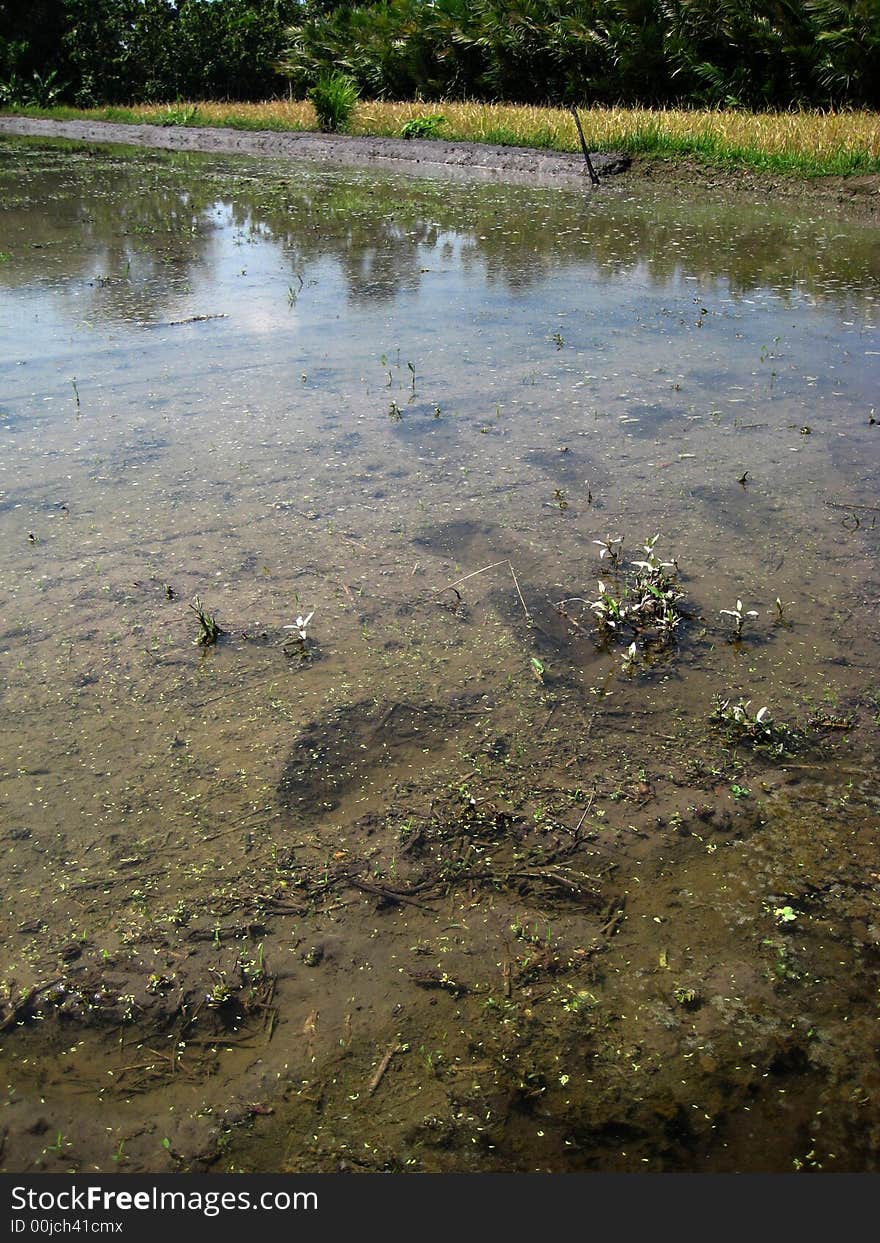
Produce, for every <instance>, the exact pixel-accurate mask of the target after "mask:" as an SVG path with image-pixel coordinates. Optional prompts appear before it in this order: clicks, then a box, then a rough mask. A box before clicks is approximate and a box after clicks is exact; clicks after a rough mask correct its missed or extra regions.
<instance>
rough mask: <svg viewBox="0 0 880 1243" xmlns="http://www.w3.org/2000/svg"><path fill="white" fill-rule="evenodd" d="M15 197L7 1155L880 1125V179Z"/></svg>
mask: <svg viewBox="0 0 880 1243" xmlns="http://www.w3.org/2000/svg"><path fill="white" fill-rule="evenodd" d="M0 203H2V210H3V217H4V227H3V233H2V237H3V241H2V243H0V252H2V255H0V343H2V351H0V377H2V400H0V435H2V444H3V451H2V456H0V470H2V474H0V529H2V534H3V539H2V542H0V561H2V576H0V582H2V612H0V644H2V652H3V657H4V661H3V668H4V674H3V681H2V685H0V704H2V713H3V714H2V724H0V739H2V742H0V747H2V766H0V808H2V811H0V842H2V846H3V851H2V859H3V892H4V898H5V902H4V909H3V913H2V916H0V918H2V936H3V947H4V948H3V957H4V965H3V971H2V975H0V979H2V1010H0V1028H2V1037H3V1039H2V1053H0V1057H2V1062H3V1068H4V1071H5V1075H6V1084H7V1090H6V1096H5V1101H4V1109H3V1113H4V1116H3V1119H2V1124H0V1125H2V1128H3V1130H2V1135H3V1157H2V1166H3V1168H4V1169H6V1170H9V1171H26V1170H35V1169H46V1170H67V1169H72V1170H96V1169H97V1170H102V1171H112V1170H116V1169H119V1170H128V1171H138V1170H148V1171H164V1170H180V1171H185V1170H202V1169H209V1168H210V1169H217V1170H232V1171H236V1170H237V1171H271V1170H294V1171H324V1170H328V1171H329V1170H338V1169H348V1170H352V1171H380V1170H412V1171H431V1172H450V1171H471V1170H474V1171H477V1170H479V1171H502V1170H518V1171H532V1170H535V1171H586V1170H597V1171H601V1170H608V1171H610V1170H619V1171H636V1170H651V1171H792V1170H800V1169H802V1170H809V1171H816V1170H827V1171H867V1170H875V1169H876V1168H877V1152H878V1124H880V1109H878V1089H880V1084H878V1064H877V1058H876V1034H875V1027H876V999H877V988H878V967H880V909H878V908H880V903H878V885H880V872H878V868H877V845H878V842H877V837H878V827H880V821H878V808H880V780H878V778H877V775H876V763H875V757H876V751H877V745H878V730H880V681H878V678H877V674H876V670H877V668H878V661H877V657H878V636H877V632H876V627H875V626H874V625H873V624H872V623H873V618H874V617H875V616H876V612H877V606H878V603H880V578H878V558H877V539H878V533H877V522H876V518H877V513H878V512H880V510H878V507H877V500H876V498H877V495H878V489H877V454H878V449H877V446H878V437H880V428H878V424H877V422H876V414H875V410H874V407H873V404H872V403H873V401H874V399H875V398H874V395H875V394H876V391H877V387H878V386H877V381H878V378H880V375H878V372H880V363H878V359H880V346H878V331H877V326H876V305H877V293H878V285H880V269H878V262H877V251H876V246H875V245H874V242H873V237H872V234H871V232H870V230H869V229H867V228H865V227H864V226H863V225H862V224H860V223H859V221H858V219H854V220H851V221H847V220H845V219H844V220H841V218H840V217H839V215H837V214H835V213H833V212H828V213H827V214H824V213H823V210H822V209H820V208H816V207H812V208H810V209H809V211H807V212H805V213H804V214H798V213H796V212H792V210H791V207H790V205H787V206H786V207H785V208H784V209H781V208H775V207H774V206H773V204H772V203H771V204H761V205H756V206H755V207H754V208H753V209H752V210H751V211H749V212H744V211H743V209H742V207H741V205H737V206H736V207H735V208H730V209H729V210H726V209H725V208H724V206H723V204H718V203H714V204H713V203H708V202H705V201H700V202H695V201H691V202H683V201H682V200H681V198H680V196H676V197H671V196H666V195H665V194H664V192H663V191H662V190H658V191H657V192H656V193H654V194H652V195H651V196H649V197H647V198H646V197H645V196H644V195H639V196H638V198H636V197H634V196H632V195H631V194H630V193H629V192H628V191H627V190H626V188H625V187H624V186H623V184H622V183H621V184H620V185H615V186H613V187H612V186H608V187H603V194H602V195H601V196H599V195H592V196H589V197H588V196H584V195H583V194H580V193H578V192H576V191H571V192H569V191H560V190H554V191H552V192H550V191H546V190H545V191H542V190H532V191H526V190H524V189H522V188H518V187H510V186H492V187H488V186H482V185H469V184H461V185H450V184H439V183H438V184H434V183H432V182H430V181H428V180H424V181H419V182H409V181H407V180H406V179H405V178H402V177H397V178H392V177H388V178H380V177H377V176H376V175H375V174H374V173H370V174H367V173H362V172H354V171H346V172H330V171H327V170H323V169H315V168H314V167H309V166H306V165H301V166H300V165H293V164H289V163H285V162H284V161H267V160H262V161H256V160H254V161H252V162H248V161H247V160H246V159H238V160H236V161H225V160H223V159H219V158H216V157H204V156H197V155H166V154H157V153H133V152H123V151H112V152H108V151H104V150H102V149H100V148H96V147H83V148H78V149H62V148H60V147H55V148H53V147H51V146H43V145H37V144H29V143H26V142H23V141H11V140H6V141H4V142H3V143H2V144H0ZM208 622H212V623H213V627H214V629H212V628H211V627H210V626H209V625H208Z"/></svg>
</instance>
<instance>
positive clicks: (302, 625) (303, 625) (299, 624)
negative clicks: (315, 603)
mask: <svg viewBox="0 0 880 1243" xmlns="http://www.w3.org/2000/svg"><path fill="white" fill-rule="evenodd" d="M314 616H315V610H314V609H312V611H311V613H309V615H308V617H303V616H299V617H298V618H297V619H296V621H295V622H294V623H293V625H292V626H282V630H295V631H296V632H297V634H298V635H299V637H300V638H301V639H305V637H306V629H307V627H308V624H309V622H310V621H311V620H312V618H313V617H314Z"/></svg>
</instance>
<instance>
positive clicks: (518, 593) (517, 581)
mask: <svg viewBox="0 0 880 1243" xmlns="http://www.w3.org/2000/svg"><path fill="white" fill-rule="evenodd" d="M507 564H508V566H509V567H510V573H511V574H512V575H513V585H514V587H515V588H516V594H517V595H518V596H519V602H520V604H521V605H522V606H523V612H524V613H525V615H526V621H527V622H528V623H529V625H530V626H531V624H532V615H531V613H530V612H529V610H528V609H527V608H526V602H525V600H524V599H523V593H522V592H521V591H520V589H519V580H518V578H517V577H516V572H515V570H514V568H513V565H512V563H511V562H510V561H508V563H507Z"/></svg>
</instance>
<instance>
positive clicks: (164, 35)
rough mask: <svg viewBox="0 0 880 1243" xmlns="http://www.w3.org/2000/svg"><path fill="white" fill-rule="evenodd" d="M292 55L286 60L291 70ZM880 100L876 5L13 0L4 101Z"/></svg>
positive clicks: (0, 62) (751, 0)
mask: <svg viewBox="0 0 880 1243" xmlns="http://www.w3.org/2000/svg"><path fill="white" fill-rule="evenodd" d="M280 66H281V67H280ZM333 70H342V71H344V72H347V73H349V74H351V76H352V77H353V78H355V79H356V81H357V83H358V86H359V88H360V90H361V92H362V93H363V94H364V95H366V96H374V97H385V98H398V99H401V98H413V97H421V98H425V99H431V98H439V97H441V96H446V97H454V98H476V99H505V100H510V101H512V102H521V103H530V102H533V103H546V102H567V101H578V102H590V101H593V100H595V101H601V102H605V103H615V102H620V103H648V104H652V103H653V104H658V103H682V102H685V103H694V104H722V105H727V106H749V107H787V106H791V105H797V104H811V105H820V106H825V105H836V106H840V105H846V104H853V105H866V106H869V107H876V106H878V105H880V0H360V2H359V3H354V4H351V3H341V4H340V3H333V2H332V0H7V2H6V4H5V5H3V6H2V7H0V98H2V97H3V95H4V94H5V97H6V98H7V99H9V98H16V97H17V98H19V99H20V100H21V101H23V102H27V101H28V99H30V100H31V101H32V102H51V100H50V99H49V98H47V97H49V96H51V97H52V98H56V97H58V96H59V95H60V97H61V98H63V99H64V100H65V101H68V102H73V103H79V104H89V103H124V102H136V101H143V100H158V99H166V100H169V99H176V98H186V99H198V98H214V99H233V100H234V99H260V98H268V97H271V96H272V95H277V94H280V93H283V92H285V91H286V90H287V89H288V83H290V86H291V87H292V89H293V91H294V92H295V93H296V94H297V95H300V96H301V95H303V94H305V92H306V91H307V90H308V89H309V88H310V87H311V86H312V85H313V84H314V83H315V81H316V79H317V78H318V77H319V76H320V75H321V74H322V73H326V72H328V71H333Z"/></svg>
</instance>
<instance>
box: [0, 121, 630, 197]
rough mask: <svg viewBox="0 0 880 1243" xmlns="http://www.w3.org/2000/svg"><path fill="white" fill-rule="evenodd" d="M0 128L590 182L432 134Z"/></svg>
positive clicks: (552, 166) (525, 157)
mask: <svg viewBox="0 0 880 1243" xmlns="http://www.w3.org/2000/svg"><path fill="white" fill-rule="evenodd" d="M0 134H17V135H21V136H24V137H32V138H70V139H74V140H76V141H79V142H110V143H128V144H130V145H134V146H139V147H158V148H161V149H162V150H167V151H203V152H224V153H225V152H233V153H240V154H245V155H266V156H290V157H292V158H294V159H298V160H313V161H317V162H319V163H322V164H333V165H337V166H339V165H341V166H351V165H364V164H370V165H374V166H376V167H377V168H381V169H383V170H386V171H387V170H401V169H402V170H405V171H406V172H408V173H412V174H415V175H421V176H426V177H467V178H468V179H469V180H473V179H485V180H487V181H506V182H523V183H525V184H528V185H559V186H573V185H580V184H582V183H584V182H586V184H587V185H589V184H590V182H589V177H588V176H587V177H585V173H586V165H585V163H584V160H583V157H582V156H580V155H567V154H564V153H562V152H559V151H535V150H531V149H529V148H526V147H499V146H491V145H489V144H482V143H469V142H442V141H437V140H436V139H434V140H427V139H419V138H410V139H404V138H363V137H353V136H350V135H343V134H336V135H333V136H331V135H328V134H312V133H274V132H270V131H251V130H233V129H212V128H205V129H201V128H200V129H189V128H184V127H171V126H169V127H167V128H166V127H163V126H156V125H116V124H112V123H110V122H107V121H48V120H41V119H37V118H33V117H0ZM591 158H592V162H593V165H594V167H595V169H596V172H597V173H598V174H599V176H600V177H602V176H606V177H607V176H611V175H612V174H616V173H621V172H624V171H625V170H626V169H627V168H628V167H629V165H630V158H629V156H627V155H623V154H618V153H612V154H606V155H594V156H592V157H591Z"/></svg>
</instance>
